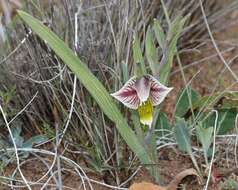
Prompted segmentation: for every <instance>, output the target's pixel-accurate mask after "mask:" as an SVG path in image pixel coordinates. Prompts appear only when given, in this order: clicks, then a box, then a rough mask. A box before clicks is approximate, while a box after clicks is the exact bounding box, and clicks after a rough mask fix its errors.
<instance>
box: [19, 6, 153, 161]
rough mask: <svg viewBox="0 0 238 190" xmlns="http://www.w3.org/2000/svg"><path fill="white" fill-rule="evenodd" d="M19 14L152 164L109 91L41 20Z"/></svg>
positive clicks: (134, 146) (128, 142) (142, 155)
mask: <svg viewBox="0 0 238 190" xmlns="http://www.w3.org/2000/svg"><path fill="white" fill-rule="evenodd" d="M18 14H19V15H20V17H21V18H22V19H23V20H24V21H25V22H26V23H27V24H28V25H29V26H30V27H31V29H32V30H33V31H34V32H35V33H36V34H38V35H39V37H40V38H41V39H43V40H45V41H46V42H47V44H48V45H49V46H50V47H51V48H52V49H53V50H54V52H55V53H56V54H57V55H58V56H59V57H60V58H61V59H62V60H63V62H64V63H65V64H66V65H67V66H68V67H69V68H70V69H71V70H72V71H73V72H74V73H75V75H76V76H77V77H78V78H79V80H80V82H81V83H82V84H83V85H84V87H85V88H86V89H87V90H88V91H89V93H90V94H91V95H92V97H93V98H94V99H95V101H96V102H97V103H98V105H99V106H100V108H101V109H102V110H103V112H104V113H105V115H107V117H108V118H109V119H111V120H112V121H113V122H115V124H116V127H117V129H118V131H119V133H120V134H121V136H122V137H123V139H124V140H125V141H126V143H127V144H128V146H129V147H130V148H131V149H132V150H133V151H134V152H135V153H136V154H137V156H138V157H139V159H140V160H141V162H142V163H144V164H148V163H150V159H149V156H148V154H147V153H146V150H145V148H144V147H143V146H142V145H141V144H140V143H139V141H138V139H137V138H136V136H135V134H134V132H133V131H132V130H131V129H130V128H129V126H128V124H127V122H126V121H125V119H124V118H123V116H122V115H121V113H120V111H119V110H118V108H117V106H116V105H115V103H114V102H113V100H112V98H111V96H110V95H109V93H108V92H107V90H106V89H105V88H104V86H103V85H102V84H101V83H100V82H99V80H98V79H97V78H96V77H95V76H94V75H93V74H92V73H91V71H90V70H89V69H88V67H87V66H86V65H85V64H84V63H82V62H81V60H80V59H79V58H78V57H77V56H75V55H74V53H73V51H72V50H71V49H69V47H67V46H66V45H65V43H64V42H63V41H62V40H60V39H59V38H58V37H57V36H56V34H54V33H53V32H52V31H51V30H49V29H48V28H47V27H46V26H44V25H43V24H42V23H41V22H40V21H39V20H37V19H35V18H34V17H32V16H31V15H29V14H27V13H25V12H24V11H18Z"/></svg>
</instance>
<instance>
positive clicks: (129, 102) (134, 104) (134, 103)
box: [111, 77, 140, 109]
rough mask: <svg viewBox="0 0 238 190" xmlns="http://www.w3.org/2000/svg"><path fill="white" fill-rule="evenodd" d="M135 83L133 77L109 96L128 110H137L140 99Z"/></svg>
mask: <svg viewBox="0 0 238 190" xmlns="http://www.w3.org/2000/svg"><path fill="white" fill-rule="evenodd" d="M135 83H136V78H135V77H133V78H131V79H129V80H128V81H127V82H126V84H125V85H124V86H123V87H122V88H121V89H120V90H118V91H117V92H115V93H113V94H111V95H112V96H113V97H114V98H116V99H117V100H118V101H120V102H121V103H123V104H124V105H125V106H127V107H128V108H131V109H137V108H138V106H139V103H140V99H139V97H138V95H137V91H136V87H135Z"/></svg>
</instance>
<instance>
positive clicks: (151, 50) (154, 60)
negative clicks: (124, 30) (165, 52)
mask: <svg viewBox="0 0 238 190" xmlns="http://www.w3.org/2000/svg"><path fill="white" fill-rule="evenodd" d="M145 53H146V58H147V60H148V62H149V65H150V68H151V70H152V73H153V75H154V76H157V74H158V71H159V66H160V65H159V63H158V60H159V58H158V53H157V50H156V47H155V45H154V42H153V36H152V31H151V29H150V28H148V29H147V32H146V40H145Z"/></svg>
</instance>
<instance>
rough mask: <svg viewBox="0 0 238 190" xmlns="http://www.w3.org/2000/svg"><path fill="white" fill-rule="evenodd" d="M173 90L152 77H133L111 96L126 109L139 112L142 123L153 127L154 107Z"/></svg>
mask: <svg viewBox="0 0 238 190" xmlns="http://www.w3.org/2000/svg"><path fill="white" fill-rule="evenodd" d="M172 89H173V88H168V87H166V86H164V85H162V84H161V83H160V82H159V81H158V80H157V79H156V78H154V77H153V76H151V75H144V76H142V77H140V78H136V77H132V78H131V79H129V80H128V81H127V82H126V84H125V85H124V86H123V87H122V88H121V89H120V90H118V91H117V92H115V93H113V94H111V95H112V96H113V97H114V98H116V99H117V100H118V101H120V102H122V103H123V104H124V105H125V106H126V107H128V108H131V109H134V110H138V112H139V116H140V122H141V123H142V124H145V125H149V126H151V124H152V121H153V106H157V105H159V104H160V103H161V102H162V101H163V100H164V99H165V97H166V96H167V94H168V93H169V92H170V91H171V90H172Z"/></svg>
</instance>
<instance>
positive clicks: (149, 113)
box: [138, 98, 153, 126]
mask: <svg viewBox="0 0 238 190" xmlns="http://www.w3.org/2000/svg"><path fill="white" fill-rule="evenodd" d="M138 113H139V116H140V122H141V123H143V124H144V125H149V126H150V125H151V124H152V121H153V105H152V101H151V99H150V98H148V100H146V101H145V102H142V104H141V105H139V107H138Z"/></svg>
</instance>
